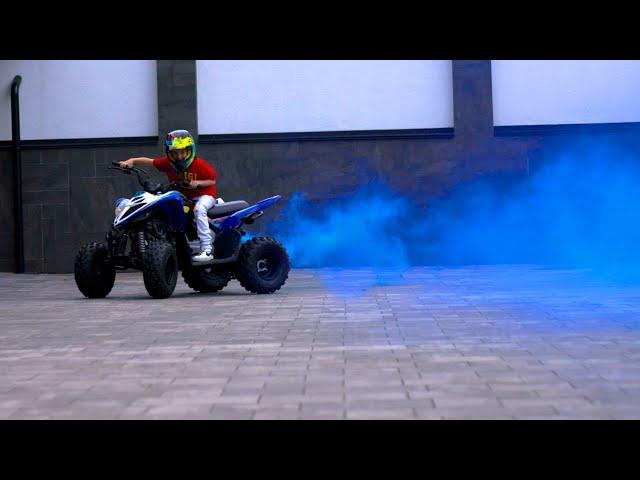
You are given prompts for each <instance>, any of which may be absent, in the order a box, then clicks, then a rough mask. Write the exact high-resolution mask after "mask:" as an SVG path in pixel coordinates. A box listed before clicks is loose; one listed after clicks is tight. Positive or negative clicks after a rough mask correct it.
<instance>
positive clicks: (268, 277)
mask: <svg viewBox="0 0 640 480" xmlns="http://www.w3.org/2000/svg"><path fill="white" fill-rule="evenodd" d="M290 268H291V267H290V263H289V255H287V251H286V250H285V249H284V247H283V246H282V244H281V243H280V242H278V241H277V240H276V239H274V238H271V237H256V238H252V239H251V240H249V241H248V242H246V243H245V244H243V245H242V248H241V249H240V256H239V258H238V262H237V264H236V278H237V279H238V281H239V282H240V285H242V286H243V287H244V288H245V289H246V290H248V291H250V292H253V293H273V292H275V291H276V290H278V289H280V287H282V285H284V283H285V282H286V281H287V277H288V276H289V270H290Z"/></svg>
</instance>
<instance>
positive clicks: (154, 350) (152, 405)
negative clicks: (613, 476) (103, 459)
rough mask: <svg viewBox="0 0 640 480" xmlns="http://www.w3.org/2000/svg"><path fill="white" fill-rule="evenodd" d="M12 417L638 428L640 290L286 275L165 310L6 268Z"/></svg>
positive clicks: (563, 283)
mask: <svg viewBox="0 0 640 480" xmlns="http://www.w3.org/2000/svg"><path fill="white" fill-rule="evenodd" d="M0 379H1V382H0V418H2V419H49V418H53V419H565V418H569V419H609V418H610V419H632V418H633V419H635V418H640V286H634V285H632V284H615V283H613V282H611V281H607V280H606V279H603V278H598V277H597V276H595V275H593V274H592V273H590V272H589V271H585V270H566V269H560V268H551V267H543V266H535V265H512V266H467V267H447V268H435V267H431V268H426V267H424V268H411V269H408V270H404V271H400V270H380V271H375V272H374V271H372V270H366V269H361V270H334V269H318V270H305V269H299V270H293V271H292V273H291V275H290V279H289V281H288V282H287V284H286V285H285V287H283V289H282V290H281V291H280V292H278V293H276V294H274V295H266V296H261V295H252V294H249V293H247V292H245V291H244V290H243V289H242V287H240V285H239V284H238V283H237V282H235V281H232V282H231V283H230V284H229V286H228V287H227V288H226V289H225V290H223V291H222V292H219V293H213V294H196V293H193V292H192V291H191V290H189V289H188V288H187V287H186V285H185V284H184V283H183V282H182V280H181V279H180V280H179V283H178V287H177V289H176V292H175V293H174V295H173V296H172V297H171V298H170V299H167V300H153V299H151V298H150V297H148V296H147V294H146V292H145V290H144V286H143V284H142V278H141V275H140V274H139V273H120V274H118V277H117V279H116V285H115V287H114V289H113V291H112V292H111V294H110V295H109V297H107V298H106V299H101V300H89V299H85V298H84V297H82V295H81V294H80V293H79V291H78V290H77V288H76V286H75V283H74V280H73V276H72V275H15V274H11V273H0Z"/></svg>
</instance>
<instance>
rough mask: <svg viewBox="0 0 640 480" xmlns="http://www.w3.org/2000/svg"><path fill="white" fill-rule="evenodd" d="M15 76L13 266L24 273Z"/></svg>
mask: <svg viewBox="0 0 640 480" xmlns="http://www.w3.org/2000/svg"><path fill="white" fill-rule="evenodd" d="M21 83H22V77H21V76H20V75H16V76H15V77H14V78H13V82H12V83H11V142H12V144H13V186H14V188H13V209H14V212H15V216H14V219H15V224H14V238H15V241H14V243H15V264H16V273H24V222H23V217H22V157H21V152H20V97H19V96H18V94H19V91H20V84H21Z"/></svg>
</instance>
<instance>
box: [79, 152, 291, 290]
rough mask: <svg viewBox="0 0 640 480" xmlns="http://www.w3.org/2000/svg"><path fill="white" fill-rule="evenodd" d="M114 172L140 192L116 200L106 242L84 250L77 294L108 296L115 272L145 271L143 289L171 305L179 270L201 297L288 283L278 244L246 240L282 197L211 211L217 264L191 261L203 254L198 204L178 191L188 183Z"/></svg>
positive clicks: (285, 259) (286, 261) (287, 267)
mask: <svg viewBox="0 0 640 480" xmlns="http://www.w3.org/2000/svg"><path fill="white" fill-rule="evenodd" d="M112 164H113V165H114V166H112V167H109V168H110V169H114V170H120V171H122V173H125V174H129V175H133V174H135V175H136V176H137V179H138V183H139V184H140V185H141V187H142V188H143V191H139V192H136V194H135V195H134V196H133V197H132V198H129V199H127V198H119V199H117V200H116V201H115V203H114V207H115V219H114V220H113V225H112V228H111V230H110V231H109V233H108V234H107V237H106V239H105V241H103V242H91V243H88V244H86V245H84V246H83V247H82V248H80V250H79V252H78V254H77V256H76V259H75V264H74V273H75V280H76V284H77V286H78V289H79V290H80V292H82V294H83V295H85V296H86V297H89V298H104V297H106V296H107V295H108V294H109V292H110V291H111V289H112V288H113V284H114V282H115V277H116V271H117V270H126V269H130V268H133V269H137V270H141V271H142V276H143V279H144V286H145V288H146V289H147V292H148V293H149V295H151V296H152V297H153V298H168V297H170V296H171V294H172V293H173V291H174V290H175V288H176V282H177V278H178V271H182V276H183V278H184V280H185V282H186V283H187V285H189V287H191V288H192V289H193V290H195V291H196V292H216V291H218V290H221V289H223V288H224V287H225V286H226V285H227V284H228V283H229V281H230V280H231V279H233V278H235V279H237V280H238V281H239V282H240V284H241V285H242V286H243V287H244V288H245V289H246V290H248V291H249V292H253V293H258V294H264V293H274V292H275V291H276V290H278V289H280V287H282V285H284V283H285V282H286V280H287V277H288V275H289V270H290V263H289V256H288V254H287V252H286V250H285V248H284V247H283V246H282V244H280V242H278V241H277V240H276V239H274V238H271V237H266V236H261V237H253V238H250V239H249V240H246V241H244V240H245V239H246V236H248V235H247V232H245V231H244V230H243V226H244V225H250V224H252V223H253V222H255V220H256V219H257V218H259V217H261V216H262V215H263V213H264V210H265V209H266V208H268V207H270V206H272V205H273V204H275V203H276V202H278V201H279V200H280V198H281V196H280V195H276V196H274V197H270V198H266V199H264V200H262V201H260V202H258V203H256V204H255V205H249V204H248V203H247V202H245V201H243V200H238V201H233V202H222V203H219V204H216V205H214V206H213V207H212V208H211V209H209V211H208V217H209V226H210V228H211V230H213V232H215V234H216V235H215V240H214V244H213V247H214V248H213V257H212V259H211V260H209V261H207V262H198V263H194V262H192V260H191V258H192V256H193V255H194V254H196V253H198V251H199V242H198V233H197V227H196V221H195V216H194V214H193V209H194V202H193V201H191V200H189V199H188V198H187V197H186V196H184V195H182V194H181V193H180V192H178V191H176V190H175V188H176V187H181V188H187V187H188V184H187V183H184V182H170V183H168V184H166V185H162V184H159V183H156V182H153V181H152V180H150V179H149V178H148V174H147V173H146V172H145V171H144V170H142V169H139V168H136V167H129V168H123V167H120V166H119V163H118V162H112Z"/></svg>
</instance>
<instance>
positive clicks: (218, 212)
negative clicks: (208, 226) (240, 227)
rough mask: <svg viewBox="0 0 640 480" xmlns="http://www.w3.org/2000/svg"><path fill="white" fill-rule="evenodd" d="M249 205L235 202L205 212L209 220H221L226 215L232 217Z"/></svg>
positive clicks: (242, 201)
mask: <svg viewBox="0 0 640 480" xmlns="http://www.w3.org/2000/svg"><path fill="white" fill-rule="evenodd" d="M248 206H249V204H248V203H247V202H245V201H244V200H237V201H235V202H225V203H223V204H221V205H216V206H214V207H211V208H210V209H209V210H208V211H207V215H208V216H209V218H222V217H226V216H228V215H232V214H234V213H236V212H239V211H240V210H242V209H244V208H247V207H248Z"/></svg>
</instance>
